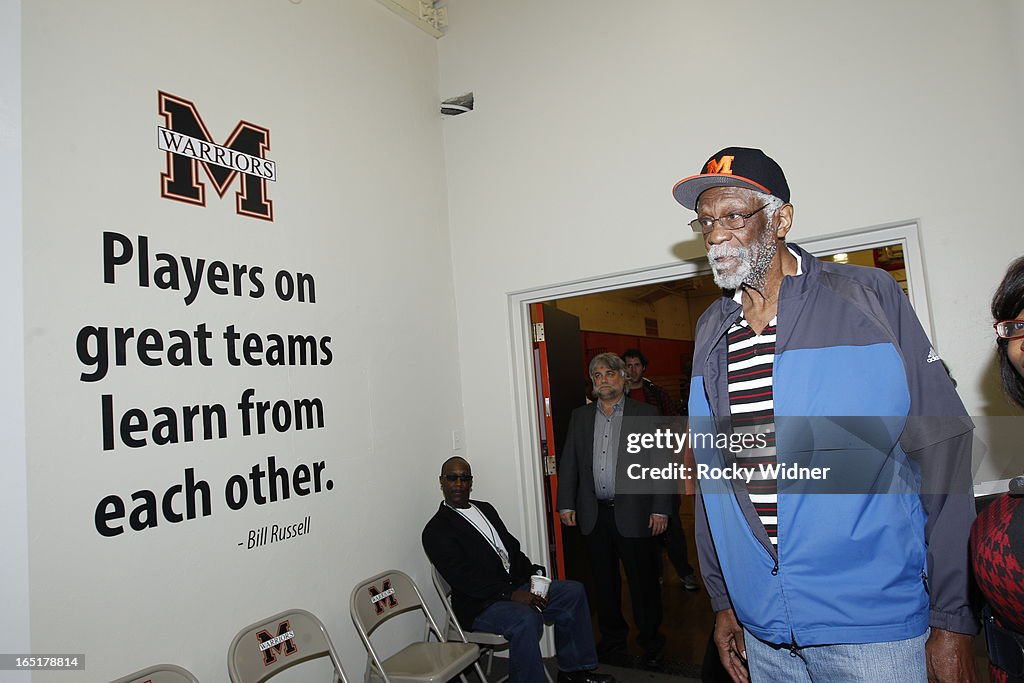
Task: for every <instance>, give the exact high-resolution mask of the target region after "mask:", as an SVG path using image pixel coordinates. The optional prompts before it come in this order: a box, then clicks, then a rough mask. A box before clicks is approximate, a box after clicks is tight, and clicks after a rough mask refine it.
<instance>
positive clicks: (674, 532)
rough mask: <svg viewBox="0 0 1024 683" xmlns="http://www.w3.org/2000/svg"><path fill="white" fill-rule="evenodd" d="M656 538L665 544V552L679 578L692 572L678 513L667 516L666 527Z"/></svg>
mask: <svg viewBox="0 0 1024 683" xmlns="http://www.w3.org/2000/svg"><path fill="white" fill-rule="evenodd" d="M658 540H659V542H660V543H661V544H662V545H664V546H665V553H666V554H667V555H668V559H669V561H670V562H671V563H672V566H673V567H675V569H676V574H679V578H680V579H681V578H683V577H684V576H687V575H689V574H692V573H693V567H692V566H691V565H690V555H689V553H688V552H687V550H686V532H685V531H683V525H682V523H681V522H680V521H679V515H678V514H674V515H670V516H669V518H668V527H667V528H666V529H665V533H663V534H662V535H660V536H658Z"/></svg>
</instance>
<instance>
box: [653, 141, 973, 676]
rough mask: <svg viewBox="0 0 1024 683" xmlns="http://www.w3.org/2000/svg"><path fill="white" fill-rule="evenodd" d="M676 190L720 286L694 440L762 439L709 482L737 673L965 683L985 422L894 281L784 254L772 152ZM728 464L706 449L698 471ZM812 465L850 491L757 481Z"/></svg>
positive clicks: (706, 529)
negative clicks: (827, 468) (974, 437)
mask: <svg viewBox="0 0 1024 683" xmlns="http://www.w3.org/2000/svg"><path fill="white" fill-rule="evenodd" d="M673 195H674V197H675V198H676V200H677V201H678V202H679V203H680V204H682V205H683V206H685V207H686V208H688V209H691V210H694V211H696V212H697V218H696V219H695V220H693V221H691V223H690V226H691V227H692V228H693V230H694V231H695V232H697V233H698V234H699V235H701V237H702V239H703V241H704V246H705V247H706V249H707V253H708V260H709V261H710V263H711V270H712V273H713V275H714V278H715V282H716V283H717V284H718V286H719V287H721V288H722V290H723V292H722V298H721V299H719V300H718V301H716V302H715V303H713V304H712V305H711V306H710V307H709V308H708V310H707V311H705V312H704V314H703V315H702V316H701V318H700V320H699V321H698V323H697V333H696V340H695V348H694V362H693V378H692V380H691V385H690V401H689V414H690V428H691V433H698V432H704V431H708V432H717V433H718V434H724V433H727V432H728V433H730V435H737V434H746V433H750V434H757V435H760V436H763V437H764V441H763V442H761V443H759V444H758V446H759V447H754V448H747V449H746V450H743V451H741V452H739V453H736V454H735V457H734V458H733V462H734V464H735V465H737V466H739V467H742V468H744V469H746V470H748V471H750V472H751V473H752V474H753V473H754V472H756V471H760V472H761V474H760V475H759V476H753V477H752V478H751V479H749V481H747V480H745V479H742V478H740V479H733V480H730V481H724V480H721V479H718V480H716V479H705V480H701V481H699V482H698V483H699V486H700V493H701V495H700V501H699V502H698V505H697V522H696V526H697V532H696V537H697V546H698V551H699V554H700V565H701V570H702V573H703V575H704V584H705V586H706V587H707V589H708V593H709V595H710V597H711V606H712V608H713V609H714V610H715V612H716V620H715V641H716V644H717V646H718V651H719V654H720V656H721V658H722V662H723V664H724V665H725V667H726V669H727V670H728V671H729V673H730V675H731V676H732V678H733V679H734V680H735V681H737V682H745V681H747V680H750V679H752V680H754V681H787V682H793V683H801V682H804V683H810V681H844V682H858V681H859V682H864V683H867V682H869V681H870V683H896V682H897V681H898V682H900V683H908V682H912V683H924V682H925V681H938V682H941V683H972V682H973V681H975V673H974V663H973V653H972V648H971V641H972V636H973V634H974V633H976V632H977V622H976V621H975V619H974V617H973V615H972V613H971V610H970V607H969V605H968V578H967V577H968V569H967V538H968V533H969V530H970V526H971V520H973V519H974V501H973V498H972V496H971V471H970V461H971V431H972V429H973V423H972V422H971V420H970V419H969V418H968V417H967V415H966V411H965V409H964V406H963V404H962V403H961V401H960V399H959V397H958V396H957V394H956V391H955V389H954V388H953V385H952V384H951V383H950V379H949V376H948V374H947V373H946V371H945V370H944V369H943V367H942V363H941V362H937V361H939V360H940V359H939V356H938V354H936V353H935V351H934V349H932V347H931V344H930V342H929V341H928V338H927V336H926V335H925V332H924V330H923V329H922V327H921V324H920V323H919V322H918V320H917V316H916V315H915V314H914V311H913V309H912V308H911V307H910V302H909V301H908V299H907V297H906V296H905V295H904V293H903V291H902V290H901V289H900V287H899V285H898V284H897V283H896V282H895V280H893V278H892V277H890V276H889V274H888V273H886V272H884V271H881V270H878V269H874V268H863V267H859V266H850V265H845V264H839V263H830V262H822V261H819V260H818V259H816V258H814V257H813V256H811V255H810V254H808V253H807V252H806V251H804V250H802V249H801V248H800V247H798V246H796V245H794V244H787V243H786V241H785V238H786V235H787V234H788V233H789V230H790V228H791V227H792V224H793V205H792V204H790V203H789V198H790V194H789V185H788V184H787V182H786V177H785V175H784V174H783V172H782V168H780V167H779V165H778V164H777V163H776V162H775V161H774V160H772V159H771V158H769V157H768V156H767V155H766V154H765V153H764V152H762V151H761V150H758V149H749V148H745V147H730V148H727V149H723V150H722V151H720V152H718V153H717V154H715V155H714V156H713V157H711V158H710V159H708V161H707V162H705V164H704V165H703V167H702V168H701V170H700V173H698V174H697V175H694V176H690V177H688V178H684V179H683V180H681V181H679V182H678V183H677V184H676V186H675V188H674V190H673ZM811 416H815V417H811ZM729 455H730V454H729V453H726V452H724V451H723V450H722V449H717V448H715V447H714V445H707V444H705V445H702V446H700V447H698V446H697V445H696V444H695V445H694V457H695V459H696V461H697V463H698V465H700V464H702V463H703V464H708V465H716V464H722V463H723V462H728V461H729ZM803 463H809V464H815V465H817V464H821V463H830V464H832V465H835V466H836V467H837V469H839V470H840V471H842V472H843V477H842V481H840V482H829V483H828V484H827V485H823V486H822V487H821V488H815V487H814V486H812V485H810V484H808V482H800V481H797V482H793V481H786V480H785V479H784V478H782V477H781V476H780V475H779V474H778V472H779V470H778V468H776V469H775V470H774V472H775V474H774V475H766V474H765V472H766V471H767V472H771V471H773V470H772V469H771V467H773V466H775V465H783V466H788V465H789V464H803ZM765 466H767V467H768V470H765ZM851 480H853V481H858V480H859V481H862V482H868V483H870V484H871V485H868V486H863V488H851V486H850V481H851ZM880 483H882V485H881V487H880V488H877V487H878V486H879V485H880ZM844 486H845V487H846V488H842V487H844ZM858 486H859V485H858ZM833 487H839V488H840V489H842V490H838V489H837V488H833ZM748 667H749V668H748Z"/></svg>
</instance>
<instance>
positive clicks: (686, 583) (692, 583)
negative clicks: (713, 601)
mask: <svg viewBox="0 0 1024 683" xmlns="http://www.w3.org/2000/svg"><path fill="white" fill-rule="evenodd" d="M683 588H685V589H686V590H688V591H690V592H691V593H693V592H695V591H699V590H700V586H698V585H697V577H696V576H694V575H693V574H687V575H686V576H684V577H683Z"/></svg>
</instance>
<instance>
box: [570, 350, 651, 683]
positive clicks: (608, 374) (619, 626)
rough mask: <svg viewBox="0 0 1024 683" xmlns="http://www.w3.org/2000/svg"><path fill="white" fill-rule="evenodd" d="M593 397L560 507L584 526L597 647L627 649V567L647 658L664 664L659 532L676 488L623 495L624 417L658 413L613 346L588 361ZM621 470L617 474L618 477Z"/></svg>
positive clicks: (577, 418) (582, 411)
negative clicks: (638, 395)
mask: <svg viewBox="0 0 1024 683" xmlns="http://www.w3.org/2000/svg"><path fill="white" fill-rule="evenodd" d="M590 378H591V380H592V381H593V383H594V398H595V399H596V401H595V402H594V403H591V404H588V405H585V406H581V407H579V408H577V409H576V410H574V411H573V413H572V418H571V419H570V422H569V429H568V432H567V434H566V442H565V447H564V448H563V449H562V455H561V459H560V461H559V465H558V511H559V514H560V516H561V518H562V523H563V524H565V525H566V526H577V525H579V527H580V531H581V532H582V533H583V536H584V538H585V539H586V542H587V548H588V550H589V552H590V559H591V564H592V569H593V572H594V581H595V583H596V591H595V595H593V596H592V597H593V600H592V602H593V603H594V605H595V607H596V610H597V619H598V628H599V630H600V632H601V641H600V642H599V643H598V645H597V651H598V654H599V655H600V656H602V657H605V658H607V657H608V656H609V655H615V654H618V653H624V651H625V649H626V637H627V636H628V635H629V627H628V625H627V624H626V621H625V619H624V618H623V616H622V606H621V603H622V597H621V594H622V588H621V586H622V578H621V575H620V574H619V562H620V560H621V562H622V566H623V567H624V568H625V570H626V581H627V583H628V584H629V595H630V600H631V602H632V605H633V621H634V623H635V624H636V627H637V630H638V631H639V635H638V636H637V643H638V644H639V645H640V647H641V648H642V649H643V663H644V664H645V665H646V666H648V667H651V668H656V667H658V666H660V665H661V661H662V650H663V649H664V646H665V637H664V636H663V635H662V634H661V632H660V630H659V629H660V627H661V587H660V585H659V583H658V570H659V567H660V563H659V562H658V554H657V553H658V548H657V546H656V545H655V543H654V538H653V537H654V536H656V535H658V534H660V533H662V532H664V531H665V526H666V525H667V523H668V514H669V511H670V506H671V494H654V493H653V492H652V493H647V494H642V493H630V494H628V495H627V494H625V493H624V492H623V491H622V490H621V489H623V488H624V486H623V484H624V483H625V482H624V477H623V475H622V473H623V472H624V471H625V466H626V464H627V457H628V454H627V451H626V438H627V432H628V430H629V427H628V425H627V426H626V428H625V429H624V428H623V420H624V419H625V420H629V418H638V417H642V416H645V417H656V416H657V415H658V411H657V409H656V408H654V406H651V405H648V404H646V403H641V402H639V401H634V400H632V399H630V398H627V397H626V395H625V389H626V365H625V363H624V362H623V360H622V359H621V358H619V357H618V356H617V355H615V354H614V353H602V354H599V355H597V356H595V357H594V359H593V360H591V361H590ZM617 475H618V476H617Z"/></svg>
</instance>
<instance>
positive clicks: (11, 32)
mask: <svg viewBox="0 0 1024 683" xmlns="http://www.w3.org/2000/svg"><path fill="white" fill-rule="evenodd" d="M20 26H21V3H20V2H18V1H17V0H3V2H0V291H3V293H4V294H3V296H2V297H0V358H4V359H5V360H4V362H3V363H0V444H3V447H2V448H0V467H2V468H3V476H2V477H0V519H3V520H4V526H5V533H4V546H3V547H4V559H3V561H2V562H0V604H2V605H4V612H5V614H6V617H5V618H4V619H3V624H2V625H0V642H3V643H4V651H5V652H11V653H15V652H27V651H28V650H29V646H30V642H29V633H28V626H29V598H28V587H29V573H28V515H27V504H26V501H27V491H26V489H25V484H26V480H25V368H24V365H23V364H22V363H21V362H19V359H20V358H22V357H23V356H24V353H25V346H24V334H25V318H24V314H25V311H24V306H23V296H24V288H23V282H22V275H23V273H22V262H21V255H22V240H23V237H24V235H23V232H22V224H21V32H20V30H19V27H20ZM5 675H8V676H10V680H11V681H12V682H13V681H27V680H28V679H29V676H30V674H27V673H26V674H22V675H20V676H19V675H18V674H15V673H13V672H7V673H6V674H5ZM5 680H7V679H5Z"/></svg>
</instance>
